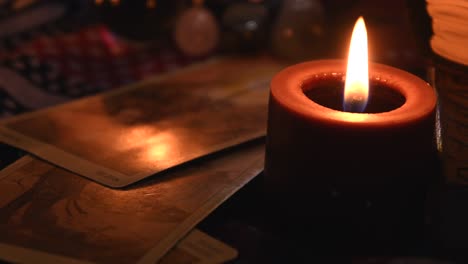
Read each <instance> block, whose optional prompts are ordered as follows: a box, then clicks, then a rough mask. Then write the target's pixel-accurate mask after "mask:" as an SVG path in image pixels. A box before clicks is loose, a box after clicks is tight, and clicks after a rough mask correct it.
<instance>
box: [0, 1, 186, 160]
mask: <svg viewBox="0 0 468 264" xmlns="http://www.w3.org/2000/svg"><path fill="white" fill-rule="evenodd" d="M13 2H15V1H0V119H1V118H4V117H8V116H13V115H17V114H20V113H23V112H27V111H32V110H36V109H40V108H43V107H47V106H51V105H55V104H58V103H63V102H66V101H69V100H73V99H75V98H79V97H82V96H87V95H92V94H96V93H98V92H101V91H105V90H109V89H113V88H117V87H119V86H122V85H124V84H127V83H130V82H135V81H138V80H140V79H142V78H145V77H147V76H149V75H154V74H157V73H161V72H165V71H169V70H172V69H175V68H178V67H180V66H182V65H186V64H188V63H191V62H192V61H191V60H190V59H187V58H185V57H183V56H182V55H181V54H179V53H178V52H176V51H175V50H174V49H172V48H171V47H170V46H169V45H167V44H166V45H164V44H162V43H148V44H145V43H134V42H131V41H128V40H125V39H122V38H119V37H118V36H116V35H114V34H113V33H112V32H111V31H110V30H109V29H108V28H107V27H106V26H105V25H101V24H97V23H94V24H93V23H92V20H91V19H86V16H85V15H83V12H85V11H86V7H85V6H84V5H83V4H81V3H84V2H86V1H77V0H73V1H47V0H46V1H32V2H35V3H34V4H32V5H30V6H28V7H25V8H22V9H21V10H13V9H12V5H11V3H13ZM2 3H7V4H2ZM22 154H23V152H21V151H19V150H17V149H14V148H11V147H9V146H6V145H3V144H0V155H1V156H0V157H1V158H0V169H1V168H3V167H4V166H6V165H8V164H9V163H10V162H11V161H14V160H15V159H16V158H18V157H19V156H21V155H22Z"/></svg>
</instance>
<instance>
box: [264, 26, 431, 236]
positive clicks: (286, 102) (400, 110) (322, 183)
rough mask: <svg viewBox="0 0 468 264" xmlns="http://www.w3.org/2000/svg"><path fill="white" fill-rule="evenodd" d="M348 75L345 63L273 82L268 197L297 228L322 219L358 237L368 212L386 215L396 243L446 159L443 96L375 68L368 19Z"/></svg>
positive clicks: (404, 75) (301, 69)
mask: <svg viewBox="0 0 468 264" xmlns="http://www.w3.org/2000/svg"><path fill="white" fill-rule="evenodd" d="M363 51H365V52H363ZM367 66H369V72H367V71H368V69H367ZM345 69H346V62H345V61H341V60H318V61H310V62H305V63H301V64H297V65H293V66H290V67H288V68H286V69H284V70H282V71H281V72H279V73H278V74H277V75H276V76H275V77H274V78H273V80H272V82H271V91H270V102H269V115H268V129H267V144H266V160H265V172H264V177H265V178H264V179H265V184H266V185H265V187H266V191H267V195H268V198H269V200H270V201H271V202H272V203H273V204H274V205H275V208H277V209H280V210H284V211H285V212H284V214H286V215H288V217H292V219H295V220H294V221H295V222H296V223H295V225H297V224H298V223H297V221H299V222H300V220H301V219H302V220H304V221H306V222H310V221H312V222H313V221H315V220H316V219H317V217H319V218H320V217H322V220H323V221H324V222H330V223H331V222H333V221H335V220H336V221H338V222H339V221H341V220H339V219H341V218H343V220H342V221H344V222H342V224H343V225H344V223H346V224H349V223H350V222H351V223H353V224H351V225H350V227H352V228H350V229H348V231H349V232H350V234H353V235H359V232H360V231H363V230H361V229H360V227H362V226H361V225H364V226H365V225H366V221H367V220H366V217H364V215H367V214H368V211H366V210H368V209H369V210H371V209H370V208H376V207H377V208H382V206H384V207H385V208H386V209H385V210H383V209H381V210H383V211H379V212H380V213H379V214H377V215H374V216H373V217H374V218H375V219H380V220H382V221H384V222H386V221H387V222H386V224H385V225H383V226H385V227H386V228H387V229H388V230H386V231H384V232H381V231H382V230H380V231H379V232H381V233H382V234H383V233H386V232H388V233H389V235H394V234H396V233H398V232H395V230H393V229H392V228H394V227H395V226H393V225H392V224H390V223H389V222H392V221H399V220H401V219H400V218H405V217H409V218H411V215H413V214H416V212H417V213H418V216H417V217H419V216H422V215H419V213H420V212H421V210H422V209H423V207H422V202H421V199H424V197H423V196H424V192H425V190H424V186H425V183H426V182H427V178H426V177H428V175H429V174H431V173H433V172H432V170H433V169H434V168H433V166H431V165H432V164H434V160H435V158H436V148H435V143H434V123H435V121H434V113H435V112H434V111H435V105H436V95H435V93H434V91H433V89H432V88H431V87H430V86H429V85H428V84H427V83H426V82H424V81H423V80H421V79H419V78H418V77H416V76H414V75H412V74H410V73H408V72H405V71H402V70H399V69H396V68H392V67H389V66H385V65H381V64H376V63H369V65H368V61H367V40H366V32H365V26H364V21H363V20H362V19H360V20H359V21H358V22H357V25H356V27H355V31H354V32H353V37H352V40H351V45H350V54H349V55H348V67H347V70H346V71H345ZM345 72H346V74H345ZM343 79H346V81H345V82H346V84H345V85H343ZM343 86H346V91H343ZM368 87H369V91H368V89H367V88H368ZM367 94H368V95H369V98H367ZM343 97H344V101H345V102H344V103H342V100H343ZM366 102H368V104H367V106H366ZM343 108H344V109H343ZM361 111H363V112H362V113H358V112H361ZM340 199H341V200H340ZM379 206H380V207H379ZM412 206H417V208H414V207H412ZM361 209H362V210H361ZM286 212H287V213H286ZM303 212H311V213H312V214H315V218H309V217H306V215H307V214H306V213H303ZM405 214H406V215H405ZM415 217H416V216H415ZM332 219H334V220H332ZM375 219H374V220H375ZM395 219H399V220H395ZM420 220H422V219H420ZM367 224H370V223H369V222H367ZM304 225H307V223H304ZM310 225H312V224H310ZM298 226H301V225H298ZM334 228H336V226H335V227H334ZM408 228H410V227H408ZM351 229H354V230H351ZM364 229H365V228H364ZM323 230H328V231H327V232H328V233H327V234H329V232H330V229H326V228H325V229H323V227H321V228H320V229H319V230H315V231H318V232H320V231H323ZM333 230H334V229H333ZM333 230H332V231H333ZM359 230H360V231H359ZM315 231H314V232H315ZM367 231H368V230H367ZM374 231H375V230H374ZM323 232H325V231H323ZM355 232H357V233H355ZM361 233H362V232H361ZM316 234H317V233H316ZM350 236H351V235H350ZM340 239H341V238H340Z"/></svg>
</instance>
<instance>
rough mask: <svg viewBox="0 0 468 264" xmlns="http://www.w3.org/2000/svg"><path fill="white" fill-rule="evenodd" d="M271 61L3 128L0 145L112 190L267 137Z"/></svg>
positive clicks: (152, 83) (215, 69)
mask: <svg viewBox="0 0 468 264" xmlns="http://www.w3.org/2000/svg"><path fill="white" fill-rule="evenodd" d="M280 69H281V65H280V64H278V63H277V62H275V61H273V60H271V59H269V58H222V59H215V60H212V61H208V62H205V63H203V64H200V65H194V66H192V67H189V68H187V69H183V70H180V71H177V72H174V73H170V74H168V75H165V76H163V77H158V78H154V79H149V80H146V81H143V82H141V83H137V84H135V85H131V86H128V87H124V88H122V89H119V90H117V91H112V92H108V93H105V94H100V95H96V96H93V97H88V98H84V99H81V100H78V101H74V102H71V103H66V104H63V105H59V106H56V107H52V108H48V109H44V110H41V111H38V112H33V113H28V114H24V115H20V116H17V117H13V118H11V119H7V120H5V121H3V122H2V123H1V124H2V125H1V126H0V141H3V142H5V143H7V144H10V145H13V146H15V147H18V148H21V149H23V150H26V151H28V152H30V153H33V154H34V155H37V156H39V157H40V158H42V159H45V160H47V161H49V162H51V163H53V164H55V165H57V166H60V167H63V168H65V169H67V170H70V171H72V172H75V173H77V174H80V175H82V176H85V177H88V178H90V179H92V180H94V181H97V182H99V183H101V184H104V185H107V186H110V187H123V186H126V185H129V184H131V183H134V182H136V181H138V180H141V179H143V178H145V177H148V176H150V175H154V174H156V173H159V172H161V171H164V170H166V169H168V168H171V167H174V166H177V165H180V164H182V163H185V162H187V161H190V160H193V159H196V158H199V157H202V156H205V155H207V154H210V153H213V152H216V151H219V150H222V149H225V148H228V147H231V146H234V145H237V144H240V143H243V142H246V141H249V140H252V139H255V138H258V137H262V136H264V135H265V134H266V119H267V104H268V92H269V82H270V79H271V78H272V76H273V75H274V74H275V73H276V72H277V71H279V70H280Z"/></svg>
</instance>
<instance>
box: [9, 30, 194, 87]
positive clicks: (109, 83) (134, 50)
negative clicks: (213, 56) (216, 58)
mask: <svg viewBox="0 0 468 264" xmlns="http://www.w3.org/2000/svg"><path fill="white" fill-rule="evenodd" d="M166 46H167V45H166ZM16 52H17V53H21V54H28V55H30V56H33V57H37V58H38V59H39V60H41V61H44V62H47V63H49V64H51V65H53V67H55V68H56V69H57V70H58V71H59V72H61V73H63V74H64V75H65V76H66V77H67V78H70V79H71V80H72V81H76V82H81V81H82V82H85V83H88V84H89V85H93V86H99V87H101V89H109V88H114V87H118V86H121V85H124V84H127V83H131V82H135V81H138V80H140V79H143V78H145V77H147V76H150V75H154V74H157V73H162V72H165V71H169V70H173V69H176V68H179V67H181V66H184V65H187V64H189V63H191V62H192V61H193V60H191V59H189V58H187V57H185V56H183V55H182V54H180V53H178V52H177V51H176V50H175V49H173V48H169V47H161V46H156V44H154V43H152V44H151V43H150V44H141V43H134V42H130V41H127V40H125V39H122V38H119V37H118V36H116V35H115V34H113V33H112V32H111V31H109V30H108V28H107V27H106V26H104V25H94V26H90V27H86V28H83V29H81V30H80V31H78V32H73V33H69V34H64V35H60V36H55V37H51V36H41V37H38V38H36V39H34V40H33V41H32V42H30V43H28V44H26V45H24V46H22V47H20V48H19V49H18V50H17V51H16Z"/></svg>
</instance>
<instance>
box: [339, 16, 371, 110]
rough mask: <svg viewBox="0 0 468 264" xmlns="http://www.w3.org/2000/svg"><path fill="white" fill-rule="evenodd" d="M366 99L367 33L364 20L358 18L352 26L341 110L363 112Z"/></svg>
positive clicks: (367, 78) (367, 67) (367, 89)
mask: <svg viewBox="0 0 468 264" xmlns="http://www.w3.org/2000/svg"><path fill="white" fill-rule="evenodd" d="M368 97H369V65H368V55H367V31H366V25H365V24H364V19H363V18H362V17H359V18H358V20H357V21H356V24H355V25H354V30H353V35H352V36H351V44H350V45H349V54H348V67H347V69H346V81H345V91H344V103H343V108H344V110H345V111H346V112H363V111H364V109H365V108H366V105H367V98H368Z"/></svg>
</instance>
